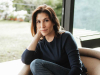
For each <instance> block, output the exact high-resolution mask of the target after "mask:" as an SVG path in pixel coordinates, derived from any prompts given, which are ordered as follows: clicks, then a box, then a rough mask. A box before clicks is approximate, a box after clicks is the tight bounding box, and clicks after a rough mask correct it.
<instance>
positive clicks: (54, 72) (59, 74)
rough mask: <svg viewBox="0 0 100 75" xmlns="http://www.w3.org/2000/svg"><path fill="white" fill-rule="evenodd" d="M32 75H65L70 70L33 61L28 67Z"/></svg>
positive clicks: (42, 61)
mask: <svg viewBox="0 0 100 75" xmlns="http://www.w3.org/2000/svg"><path fill="white" fill-rule="evenodd" d="M30 68H31V71H32V73H33V74H34V75H67V74H68V72H69V71H70V69H67V68H64V67H62V66H60V65H57V64H55V63H52V62H49V61H45V60H42V59H35V60H33V61H32V63H31V65H30Z"/></svg>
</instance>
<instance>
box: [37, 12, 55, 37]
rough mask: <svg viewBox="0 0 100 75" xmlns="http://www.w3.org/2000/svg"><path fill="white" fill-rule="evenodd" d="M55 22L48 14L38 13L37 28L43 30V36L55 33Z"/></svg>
mask: <svg viewBox="0 0 100 75" xmlns="http://www.w3.org/2000/svg"><path fill="white" fill-rule="evenodd" d="M53 26H54V23H52V21H51V20H50V18H49V16H48V14H46V13H38V14H37V17H36V27H37V30H39V31H40V32H41V34H42V35H43V36H50V35H52V34H53V33H54V29H53Z"/></svg>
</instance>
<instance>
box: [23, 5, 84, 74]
mask: <svg viewBox="0 0 100 75" xmlns="http://www.w3.org/2000/svg"><path fill="white" fill-rule="evenodd" d="M59 28H60V24H59V21H58V19H57V16H56V14H55V12H54V10H53V9H52V8H51V7H50V6H47V5H40V6H39V7H37V8H36V9H35V10H34V12H33V14H32V24H31V33H32V35H33V36H34V38H33V41H32V42H31V44H30V45H29V46H28V47H27V49H26V50H25V51H24V52H23V54H22V61H23V62H24V63H25V64H27V65H30V69H31V72H32V74H33V75H80V74H81V72H82V67H81V60H80V57H79V51H78V48H77V45H76V43H75V41H74V39H73V36H72V35H71V33H70V32H67V31H66V32H63V33H61V32H59Z"/></svg>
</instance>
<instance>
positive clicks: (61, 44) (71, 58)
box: [22, 31, 82, 75]
mask: <svg viewBox="0 0 100 75" xmlns="http://www.w3.org/2000/svg"><path fill="white" fill-rule="evenodd" d="M37 58H39V59H43V60H47V61H50V62H54V63H56V64H59V65H61V66H63V67H66V68H69V69H70V72H69V74H68V75H80V73H81V70H82V67H81V60H80V55H79V50H78V47H77V45H76V43H75V40H74V38H73V36H72V34H71V33H70V32H68V31H66V32H65V33H62V34H61V35H60V37H54V39H53V41H52V42H48V41H47V40H46V39H45V37H44V39H43V40H41V41H39V42H38V44H37V47H36V50H35V51H29V50H28V49H26V50H25V51H24V52H23V54H22V62H23V63H25V64H30V63H31V62H32V61H33V60H34V59H37Z"/></svg>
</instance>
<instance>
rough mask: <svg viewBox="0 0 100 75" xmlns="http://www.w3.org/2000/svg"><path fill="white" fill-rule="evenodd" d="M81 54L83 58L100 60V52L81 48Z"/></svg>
mask: <svg viewBox="0 0 100 75" xmlns="http://www.w3.org/2000/svg"><path fill="white" fill-rule="evenodd" d="M79 53H80V55H81V56H89V57H93V58H97V59H100V51H97V50H93V49H88V48H79Z"/></svg>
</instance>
